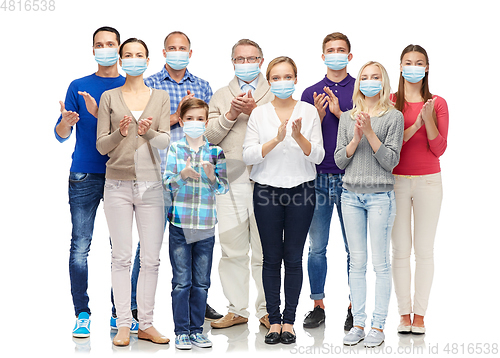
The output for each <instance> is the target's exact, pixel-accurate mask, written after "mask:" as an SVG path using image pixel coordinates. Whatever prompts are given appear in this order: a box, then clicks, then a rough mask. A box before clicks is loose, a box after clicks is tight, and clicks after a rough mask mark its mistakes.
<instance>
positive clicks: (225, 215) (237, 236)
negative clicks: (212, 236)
mask: <svg viewBox="0 0 500 358" xmlns="http://www.w3.org/2000/svg"><path fill="white" fill-rule="evenodd" d="M217 220H218V229H219V241H220V245H221V249H222V257H221V259H220V262H219V276H220V280H221V284H222V290H223V292H224V295H225V296H226V298H227V300H228V301H229V306H228V311H229V312H232V313H235V314H237V315H239V316H242V317H245V318H248V317H249V316H250V313H249V311H248V304H249V295H250V292H249V286H250V271H251V272H252V277H253V279H254V281H255V287H256V289H257V298H256V301H255V315H256V316H257V317H258V318H261V317H263V316H265V315H266V314H267V312H266V301H265V297H264V288H263V286H262V247H261V243H260V237H259V231H258V229H257V223H256V221H255V216H254V213H253V184H252V183H251V182H249V181H248V182H242V183H231V184H230V189H229V192H228V193H226V194H224V195H218V196H217ZM250 250H251V253H250Z"/></svg>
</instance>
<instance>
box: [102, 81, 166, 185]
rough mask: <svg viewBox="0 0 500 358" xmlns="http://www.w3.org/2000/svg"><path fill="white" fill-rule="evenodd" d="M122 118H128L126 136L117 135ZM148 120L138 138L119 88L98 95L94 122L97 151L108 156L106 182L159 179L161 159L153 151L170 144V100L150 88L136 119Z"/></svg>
mask: <svg viewBox="0 0 500 358" xmlns="http://www.w3.org/2000/svg"><path fill="white" fill-rule="evenodd" d="M125 115H127V116H131V117H132V122H131V123H130V124H129V127H128V134H127V136H126V137H124V136H122V134H121V133H120V121H121V120H122V119H123V116H125ZM148 117H152V118H153V123H152V124H151V127H150V129H149V130H148V131H147V132H146V133H145V134H144V135H142V136H140V135H138V133H137V129H138V125H137V120H136V119H135V118H134V116H133V115H132V112H130V110H129V109H128V107H127V105H126V104H125V100H124V99H123V95H122V89H121V87H118V88H115V89H112V90H109V91H106V92H104V93H103V94H102V96H101V100H100V103H99V114H98V121H97V150H98V151H99V153H101V154H103V155H104V154H108V156H109V160H108V162H107V163H106V178H107V179H115V180H137V181H158V180H161V175H160V162H161V160H160V156H159V154H158V150H157V149H156V148H159V149H165V148H167V147H168V145H169V144H170V97H169V96H168V93H167V92H166V91H163V90H157V89H152V92H151V96H150V98H149V101H148V103H147V105H146V108H145V109H144V112H143V113H142V115H141V117H140V118H139V119H143V118H148ZM148 143H149V144H150V145H148ZM152 155H153V156H152Z"/></svg>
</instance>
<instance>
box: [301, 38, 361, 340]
mask: <svg viewBox="0 0 500 358" xmlns="http://www.w3.org/2000/svg"><path fill="white" fill-rule="evenodd" d="M321 58H322V59H323V61H324V63H325V65H326V66H327V72H326V76H325V77H324V78H323V79H322V80H321V81H319V82H318V83H316V84H314V85H312V86H311V87H309V88H307V89H306V90H304V92H303V93H302V101H305V102H308V103H311V104H313V105H314V106H316V108H317V110H318V113H319V116H320V119H321V129H322V131H323V146H324V147H325V158H324V160H323V161H322V162H321V164H319V165H317V166H316V170H317V176H316V181H315V186H316V208H315V210H314V216H313V220H312V222H311V227H310V229H309V254H308V261H307V271H308V274H309V284H310V287H311V296H310V297H311V299H312V300H314V309H313V310H312V311H310V312H309V314H308V315H307V316H306V318H305V319H304V327H305V328H314V327H318V326H319V325H320V324H321V323H323V322H324V320H325V311H324V309H325V306H324V303H323V298H324V297H325V281H326V271H327V259H326V247H327V245H328V238H329V234H330V222H331V219H332V214H333V208H334V206H336V207H337V214H338V217H339V222H340V227H341V230H342V236H343V238H344V245H345V250H346V252H347V274H348V275H349V248H348V246H347V239H346V235H345V230H344V222H343V220H342V210H341V203H340V197H341V194H342V176H343V174H344V171H343V170H340V169H339V168H338V167H337V165H336V164H335V161H334V159H333V153H334V151H335V148H336V146H337V130H338V125H339V119H340V115H341V114H342V112H344V111H348V110H350V109H351V108H352V93H353V90H354V82H355V79H354V78H353V77H351V76H350V75H349V74H348V73H347V64H348V63H349V61H351V59H352V54H351V44H350V42H349V39H348V38H347V36H345V35H344V34H341V33H340V32H334V33H332V34H329V35H327V36H326V37H325V39H324V40H323V54H322V55H321ZM352 324H353V323H352V314H351V309H350V306H349V309H348V313H347V318H346V322H345V324H344V329H345V330H347V331H349V330H350V329H351V328H352Z"/></svg>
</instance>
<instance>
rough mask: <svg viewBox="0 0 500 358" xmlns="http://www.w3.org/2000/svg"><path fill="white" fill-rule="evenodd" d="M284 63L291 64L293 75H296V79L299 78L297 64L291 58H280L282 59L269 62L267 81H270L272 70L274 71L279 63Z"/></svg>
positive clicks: (277, 58) (278, 58)
mask: <svg viewBox="0 0 500 358" xmlns="http://www.w3.org/2000/svg"><path fill="white" fill-rule="evenodd" d="M283 62H286V63H288V64H290V66H292V70H293V74H294V75H295V77H297V65H296V64H295V62H294V61H293V60H292V59H291V58H290V57H287V56H280V57H276V58H275V59H274V60H272V61H271V62H269V65H267V70H266V79H267V80H268V81H269V78H270V74H271V70H272V69H273V67H274V66H276V65H277V64H278V63H283Z"/></svg>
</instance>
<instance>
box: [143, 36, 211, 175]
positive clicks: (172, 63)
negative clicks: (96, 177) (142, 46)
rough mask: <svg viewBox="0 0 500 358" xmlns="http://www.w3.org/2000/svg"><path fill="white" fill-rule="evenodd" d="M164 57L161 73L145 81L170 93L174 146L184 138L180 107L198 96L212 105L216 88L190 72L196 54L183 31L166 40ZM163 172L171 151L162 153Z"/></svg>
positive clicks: (171, 135)
mask: <svg viewBox="0 0 500 358" xmlns="http://www.w3.org/2000/svg"><path fill="white" fill-rule="evenodd" d="M164 44H165V48H164V49H163V57H165V59H166V64H165V66H163V68H162V69H161V71H160V72H158V73H155V74H154V75H152V76H149V77H148V78H146V79H145V80H144V83H145V84H146V86H148V87H153V88H156V89H161V90H164V91H167V92H168V94H169V96H170V113H171V115H170V141H171V143H174V142H176V141H178V140H179V139H182V137H183V136H184V134H183V132H182V128H181V127H180V126H179V108H180V107H181V104H182V103H183V102H184V101H185V100H187V99H188V98H192V97H196V98H199V99H201V100H203V101H204V102H205V103H207V104H208V103H209V102H210V99H211V98H212V89H211V88H210V85H209V83H208V82H207V81H205V80H202V79H201V78H199V77H196V76H195V75H193V74H192V73H190V72H189V71H188V69H187V65H188V64H189V59H190V58H191V55H192V53H193V50H191V41H190V40H189V38H188V37H187V36H186V35H185V34H184V33H182V32H180V31H174V32H171V33H170V34H168V35H167V37H166V38H165V43H164ZM160 157H161V171H162V173H163V172H164V171H165V165H166V159H167V149H165V150H161V151H160Z"/></svg>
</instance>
